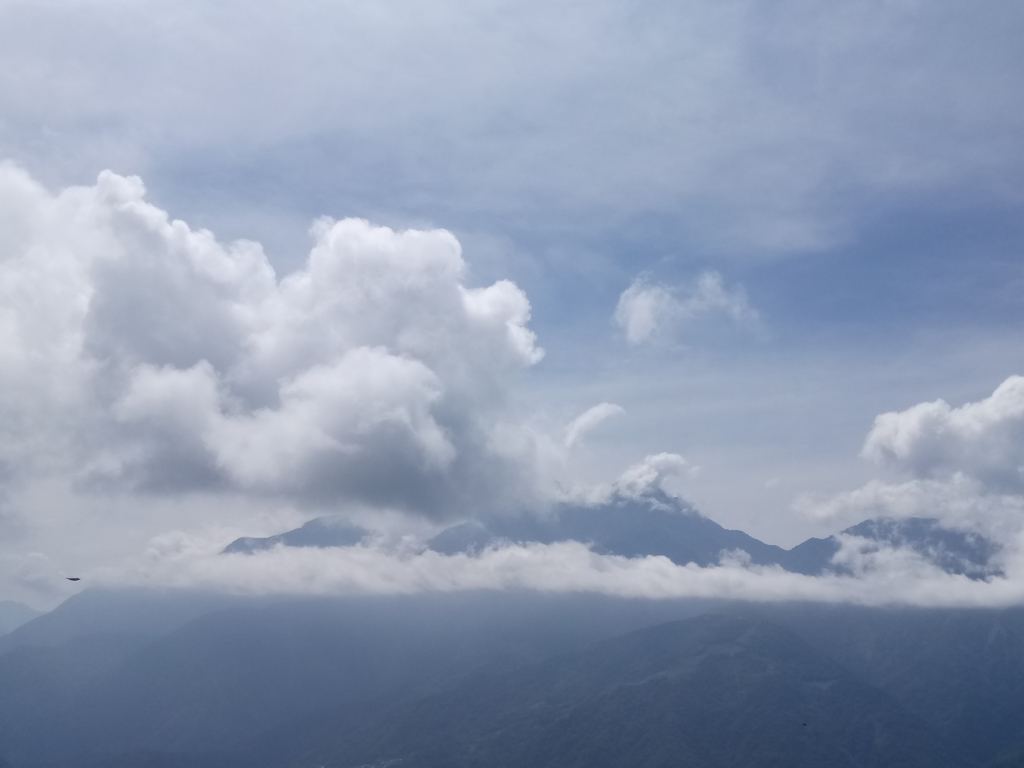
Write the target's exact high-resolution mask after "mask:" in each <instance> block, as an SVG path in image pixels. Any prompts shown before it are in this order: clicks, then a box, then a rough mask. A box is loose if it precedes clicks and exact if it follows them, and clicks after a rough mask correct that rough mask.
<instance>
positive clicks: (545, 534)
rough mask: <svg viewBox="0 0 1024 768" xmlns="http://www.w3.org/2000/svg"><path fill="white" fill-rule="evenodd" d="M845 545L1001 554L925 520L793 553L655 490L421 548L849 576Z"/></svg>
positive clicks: (956, 566) (564, 507)
mask: <svg viewBox="0 0 1024 768" xmlns="http://www.w3.org/2000/svg"><path fill="white" fill-rule="evenodd" d="M371 536H372V534H371V532H370V531H368V530H366V529H364V528H360V527H358V526H354V525H352V524H350V523H348V522H346V521H345V520H344V519H343V518H338V517H319V518H315V519H313V520H311V521H309V522H308V523H306V524H305V525H303V526H301V527H299V528H296V529H294V530H291V531H286V532H284V533H280V534H277V535H274V536H269V537H265V538H254V537H245V538H240V539H237V540H235V541H233V542H232V543H231V544H229V545H228V546H227V547H226V548H225V549H224V552H226V553H230V552H235V553H253V552H258V551H262V550H266V549H271V548H273V547H275V546H286V547H343V546H354V545H357V544H359V543H360V542H363V541H366V540H368V539H369V538H370V537H371ZM844 537H857V538H860V539H864V540H865V541H866V542H867V543H868V544H869V545H874V546H890V547H896V548H907V549H910V550H912V551H914V552H916V553H917V554H918V555H920V556H921V557H922V558H924V559H925V560H927V561H929V562H931V563H932V564H933V565H935V566H937V567H939V568H941V569H943V570H945V571H947V572H948V573H958V574H965V575H967V576H969V577H971V578H976V579H980V578H986V577H989V576H992V575H994V574H997V573H999V568H998V566H997V565H996V563H995V560H996V556H997V555H998V553H999V546H998V544H996V543H995V542H992V541H990V540H988V539H986V538H984V537H983V536H980V535H978V534H976V533H969V532H965V531H961V530H955V529H951V528H947V527H943V526H942V525H941V524H940V523H939V521H938V520H934V519H931V518H921V517H912V518H902V519H890V518H885V519H877V520H866V521H864V522H862V523H859V524H858V525H855V526H852V527H850V528H847V529H845V530H844V531H842V532H841V533H839V534H838V535H834V536H830V537H828V538H824V539H808V540H807V541H804V542H803V543H801V544H798V545H797V546H795V547H793V548H792V549H783V548H782V547H778V546H775V545H773V544H766V543H764V542H762V541H759V540H758V539H755V538H754V537H753V536H750V535H748V534H746V533H744V532H743V531H736V530H730V529H728V528H724V527H723V526H721V525H719V524H718V523H716V522H715V521H714V520H711V519H710V518H708V517H705V516H704V515H702V514H700V513H699V512H698V511H697V510H695V509H694V508H693V507H691V506H690V505H689V504H687V503H686V502H685V501H683V500H681V499H679V498H676V497H673V496H669V495H668V494H666V493H665V492H663V491H660V490H656V491H652V492H648V493H646V494H644V495H642V496H632V497H631V496H623V495H621V494H619V495H616V496H615V497H613V498H612V499H611V500H610V501H608V502H607V503H604V504H599V505H575V504H561V505H558V506H556V507H555V508H554V509H553V510H552V511H551V512H549V513H548V514H544V515H537V514H521V515H516V516H505V517H493V518H488V519H486V520H470V521H466V522H462V523H459V524H457V525H454V526H452V527H449V528H446V529H444V530H442V531H441V532H440V533H438V534H437V535H435V536H434V537H433V538H431V539H430V540H429V541H428V542H427V546H428V547H429V548H430V549H432V550H435V551H437V552H441V553H443V554H448V555H451V554H455V553H459V552H462V553H470V554H472V553H477V552H481V551H483V550H484V549H487V548H488V547H497V546H502V545H503V544H509V543H541V544H551V543H555V542H562V541H579V542H583V543H585V544H588V545H589V546H590V547H591V549H592V550H593V551H595V552H597V553H600V554H609V555H621V556H623V557H643V556H646V555H662V556H665V557H667V558H669V559H670V560H672V561H673V562H674V563H677V564H679V565H685V564H687V563H695V564H697V565H699V566H708V565H715V564H718V563H719V562H720V561H721V559H722V556H723V555H724V554H727V553H736V552H742V553H745V554H746V556H749V558H750V561H751V562H753V563H755V564H757V565H778V566H780V567H782V568H784V569H785V570H787V571H792V572H794V573H802V574H806V575H809V576H817V575H821V574H823V573H830V572H831V573H847V572H849V570H848V568H847V566H845V565H844V564H843V563H841V562H836V561H835V560H834V559H833V558H834V556H835V555H836V553H838V552H839V551H840V548H841V546H842V539H843V538H844Z"/></svg>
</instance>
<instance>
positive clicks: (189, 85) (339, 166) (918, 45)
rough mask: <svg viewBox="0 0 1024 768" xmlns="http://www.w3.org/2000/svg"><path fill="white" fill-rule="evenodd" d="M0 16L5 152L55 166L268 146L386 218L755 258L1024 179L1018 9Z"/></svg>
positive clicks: (293, 8) (263, 160)
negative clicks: (563, 222) (926, 196)
mask: <svg viewBox="0 0 1024 768" xmlns="http://www.w3.org/2000/svg"><path fill="white" fill-rule="evenodd" d="M0 14H2V15H0V72H3V73H18V74H17V76H14V75H9V76H6V77H0V103H3V104H4V114H5V121H4V124H3V126H2V129H0V152H2V153H3V154H4V155H5V156H15V157H17V158H19V159H23V160H26V161H27V160H29V159H31V161H33V162H34V163H38V164H39V165H41V166H45V167H46V168H47V170H48V171H49V172H50V174H52V175H49V174H48V176H47V177H48V178H68V177H71V178H83V174H93V173H95V170H97V168H96V167H95V165H96V163H100V166H99V167H108V166H109V165H111V164H116V165H117V166H118V167H121V168H132V169H136V170H141V171H145V172H147V174H148V173H149V172H151V171H154V170H155V169H156V167H160V166H162V167H163V169H164V170H165V173H166V174H167V175H168V176H171V177H173V178H174V179H175V180H177V179H178V178H180V175H181V174H182V168H188V167H189V166H192V167H194V165H193V164H195V163H196V162H198V158H202V161H204V162H210V161H214V162H218V163H222V164H223V165H221V166H220V167H221V168H222V169H225V166H227V169H228V170H226V172H225V174H224V175H225V176H227V177H230V178H238V175H237V173H233V172H232V171H233V170H235V171H237V168H236V169H231V165H232V163H241V164H243V165H244V160H243V161H240V160H239V158H246V159H248V158H254V157H255V158H257V160H256V162H255V163H254V164H253V166H252V167H253V168H259V169H260V170H261V171H264V172H268V176H267V177H265V178H271V179H274V178H276V176H275V174H278V173H280V174H281V175H286V174H287V173H288V172H290V171H292V170H293V169H294V168H295V167H297V166H301V172H300V173H299V174H298V178H301V179H303V184H302V185H300V186H304V187H305V186H307V183H309V182H312V183H310V184H309V186H311V187H313V188H314V189H319V190H323V189H327V188H329V189H332V190H333V189H336V188H338V187H339V186H342V187H344V188H345V189H346V190H353V189H355V190H359V194H360V195H361V196H363V198H364V200H365V197H366V195H368V194H370V195H372V196H373V198H374V200H373V201H372V203H370V204H372V205H378V206H388V207H390V208H391V210H394V209H395V207H398V208H404V207H406V206H409V207H412V206H414V205H415V204H416V200H417V198H418V197H419V196H421V195H423V191H424V190H427V195H426V196H428V197H429V199H431V200H432V201H438V204H440V205H445V206H449V205H450V206H453V207H460V208H463V209H470V210H479V209H480V208H481V207H483V208H486V209H489V210H491V211H510V212H512V215H513V216H518V215H520V214H521V212H522V211H524V210H530V211H535V210H536V208H537V207H539V206H540V205H543V206H550V205H552V203H555V204H557V205H559V206H561V208H560V210H558V211H557V213H558V215H564V214H565V213H566V212H567V210H568V211H572V210H578V209H579V208H580V207H589V208H590V209H591V211H596V215H594V216H593V217H592V218H591V221H596V220H600V219H607V218H609V215H608V213H609V212H612V211H614V212H619V211H622V212H626V213H625V215H627V216H628V215H630V214H635V213H637V212H648V211H656V212H668V213H669V214H670V215H672V216H673V217H674V218H677V219H683V220H685V221H686V223H687V225H688V228H689V229H691V230H696V231H698V232H699V233H700V234H701V235H703V236H704V237H706V238H710V239H716V240H719V241H722V240H725V241H733V244H734V245H738V246H739V248H738V250H741V251H742V252H746V251H748V250H749V248H750V246H751V244H755V245H761V246H766V247H768V248H783V249H785V248H801V247H812V248H813V247H816V246H820V245H821V243H822V242H823V241H826V242H827V241H828V240H830V239H833V238H835V237H837V236H841V234H842V230H843V224H844V222H845V221H846V220H847V219H848V218H849V217H851V216H856V215H857V213H859V212H863V210H864V209H865V208H867V209H869V210H873V207H872V206H873V205H874V204H876V203H877V201H878V199H879V196H880V195H905V194H906V193H908V192H909V193H911V194H912V193H913V192H914V191H916V190H922V189H923V190H926V191H927V192H929V193H931V192H934V190H935V188H936V187H940V186H948V188H953V189H956V190H957V193H958V196H962V195H961V194H960V193H962V190H963V188H962V185H965V184H966V185H969V186H972V187H981V188H982V189H983V190H984V191H985V193H987V194H991V195H994V196H996V197H998V198H999V199H1002V200H1007V199H1013V195H1014V192H1013V190H1015V189H1017V188H1019V183H1018V181H1019V176H1020V169H1021V158H1022V155H1021V149H1020V147H1019V141H1018V140H1017V137H1018V134H1019V125H1020V122H1021V115H1022V113H1021V107H1020V105H1019V104H1018V103H1017V102H1018V101H1019V100H1016V99H1014V98H1013V95H1014V94H1015V93H1016V92H1017V90H1018V88H1019V84H1018V82H1017V79H1018V77H1019V74H1018V73H1019V69H1020V67H1019V59H1018V58H1017V56H1018V54H1017V47H1018V45H1017V43H1018V40H1017V37H1018V36H1017V35H1015V34H1014V30H1016V29H1018V28H1019V22H1020V17H1019V11H1017V10H1016V8H1015V7H1013V6H1012V4H1004V5H1001V6H999V8H998V9H997V10H993V9H991V8H987V7H981V6H978V5H977V4H972V5H971V6H964V5H963V4H962V3H954V2H950V1H949V0H936V1H935V2H930V3H920V2H889V3H883V4H880V3H877V2H867V0H852V1H851V2H848V3H843V4H840V5H837V4H835V3H829V2H825V1H824V0H819V1H818V2H794V1H793V0H786V2H780V3H776V4H773V5H772V6H771V7H765V6H763V4H759V3H755V2H753V0H737V2H732V3H725V4H723V3H709V2H701V1H699V0H681V1H680V2H676V3H663V4H647V5H645V6H644V7H643V8H639V9H638V8H636V7H635V5H634V4H632V3H627V2H623V1H622V0H593V1H592V2H589V3H586V4H581V3H577V2H538V1H537V0H523V2H519V3H515V4H509V3H503V2H482V3H481V2H476V3H468V2H465V0H437V1H436V2H432V3H429V4H423V3H417V2H411V1H410V0H396V1H395V2H392V3H389V4H388V6H387V7H386V8H381V7H379V6H377V5H376V4H373V3H365V2H364V3H334V4H323V3H311V2H308V0H290V2H287V3H286V2H282V0H264V2H261V3H260V6H259V9H258V10H254V9H253V7H252V5H251V3H242V2H239V1H238V0H226V1H225V2H218V3H212V4H211V3H208V2H200V1H199V0H175V2H169V1H168V0H150V1H148V2H145V3H141V2H118V1H116V0H96V1H95V2H92V1H91V2H86V3H83V2H77V0H54V1H51V2H46V3H40V2H25V1H24V0H20V1H12V0H8V2H5V3H2V4H0ZM951 20H953V21H951ZM268 50H273V51H276V52H277V54H278V55H277V56H273V57H267V56H266V55H265V52H266V51H268ZM169 62H173V65H169ZM281 62H287V66H282V65H281ZM310 147H314V148H315V151H309V150H310ZM325 157H326V158H328V161H327V162H324V161H323V158H325ZM268 166H271V169H270V170H269V171H267V168H268ZM33 167H36V166H33ZM248 170H249V169H246V174H245V178H246V179H247V180H248V178H249V175H248ZM215 176H216V174H205V173H204V178H207V179H209V178H214V177H215ZM238 186H239V187H244V186H247V185H244V184H238ZM259 186H261V185H259V184H256V185H253V187H259ZM190 191H192V190H190ZM239 192H241V193H244V192H243V190H241V189H240V190H239ZM292 192H298V193H299V194H302V191H297V190H294V189H289V194H291V193H292ZM858 193H859V194H858ZM187 196H188V195H187V193H186V195H183V197H187ZM396 196H399V197H401V198H402V199H400V200H398V201H395V200H394V197H396ZM309 197H312V198H314V199H317V200H319V199H320V198H319V196H318V194H316V193H314V194H310V195H309ZM303 202H308V200H307V201H303ZM318 204H319V203H318ZM297 205H301V204H300V203H297Z"/></svg>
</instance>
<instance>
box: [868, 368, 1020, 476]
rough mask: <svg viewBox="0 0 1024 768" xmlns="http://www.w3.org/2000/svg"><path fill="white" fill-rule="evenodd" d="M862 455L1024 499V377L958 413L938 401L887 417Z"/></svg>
mask: <svg viewBox="0 0 1024 768" xmlns="http://www.w3.org/2000/svg"><path fill="white" fill-rule="evenodd" d="M863 454H864V456H865V457H867V458H869V459H872V460H873V461H875V462H877V463H878V464H881V465H883V466H886V467H890V468H893V469H896V470H898V471H901V472H906V473H909V474H911V475H913V476H914V477H920V478H947V477H950V476H952V475H955V474H962V475H964V476H966V477H969V478H972V479H974V480H976V481H977V482H978V483H980V484H981V485H982V486H984V488H985V489H986V490H989V491H993V492H1005V493H1014V494H1019V493H1024V377H1021V376H1011V377H1010V378H1008V379H1007V380H1006V381H1004V382H1003V383H1002V384H1000V385H999V387H998V388H997V389H996V391H995V392H993V393H992V395H991V396H989V397H987V398H985V399H984V400H980V401H978V402H976V403H967V404H965V405H963V406H961V407H959V408H954V407H952V406H950V405H949V404H948V403H946V402H945V401H943V400H936V401H934V402H931V403H921V404H920V405H915V406H914V407H913V408H908V409H907V410H905V411H900V412H893V413H883V414H882V415H881V416H879V417H878V418H877V419H875V424H874V427H873V428H872V429H871V432H870V434H869V435H868V437H867V440H866V442H865V444H864V451H863Z"/></svg>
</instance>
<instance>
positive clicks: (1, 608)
mask: <svg viewBox="0 0 1024 768" xmlns="http://www.w3.org/2000/svg"><path fill="white" fill-rule="evenodd" d="M41 615H42V613H41V612H40V611H34V610H32V609H31V608H29V607H28V606H27V605H23V604H22V603H16V602H13V601H11V600H0V635H6V634H7V633H8V632H13V631H14V630H15V629H17V628H18V627H20V626H22V625H23V624H27V623H28V622H30V621H32V619H34V618H36V617H38V616H41Z"/></svg>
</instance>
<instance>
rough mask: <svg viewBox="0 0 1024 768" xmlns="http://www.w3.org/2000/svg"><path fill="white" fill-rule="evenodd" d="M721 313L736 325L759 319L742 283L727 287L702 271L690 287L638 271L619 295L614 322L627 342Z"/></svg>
mask: <svg viewBox="0 0 1024 768" xmlns="http://www.w3.org/2000/svg"><path fill="white" fill-rule="evenodd" d="M716 316H719V317H724V318H726V319H727V320H729V321H730V322H732V323H734V324H736V325H738V326H744V325H746V326H749V325H751V324H753V323H756V322H757V320H758V319H759V315H758V312H757V310H755V309H754V308H753V307H752V306H751V305H750V302H749V301H748V299H747V296H746V292H745V291H744V290H743V288H742V287H739V286H737V287H733V288H728V287H726V285H725V283H724V281H723V280H722V276H721V275H720V274H718V273H717V272H710V271H709V272H704V273H703V274H701V275H700V277H699V278H697V280H696V282H695V283H694V284H693V285H692V286H689V287H684V288H673V287H669V286H666V285H661V284H658V283H654V282H651V280H650V278H649V277H648V276H647V275H641V276H640V277H638V278H637V279H636V280H634V281H633V284H632V285H630V286H629V288H627V289H626V290H625V291H623V292H622V295H621V296H620V297H619V303H618V305H617V306H616V308H615V322H616V324H617V325H618V326H619V328H620V329H621V330H622V332H623V333H624V334H625V337H626V340H627V341H628V342H629V343H630V344H642V343H644V342H649V341H653V340H657V339H659V338H664V337H666V336H669V335H671V334H673V333H675V332H677V331H680V330H682V329H684V328H686V326H688V325H691V324H694V323H696V322H698V321H700V320H704V319H707V318H714V317H716Z"/></svg>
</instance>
